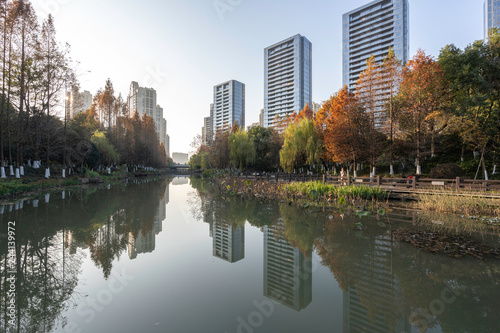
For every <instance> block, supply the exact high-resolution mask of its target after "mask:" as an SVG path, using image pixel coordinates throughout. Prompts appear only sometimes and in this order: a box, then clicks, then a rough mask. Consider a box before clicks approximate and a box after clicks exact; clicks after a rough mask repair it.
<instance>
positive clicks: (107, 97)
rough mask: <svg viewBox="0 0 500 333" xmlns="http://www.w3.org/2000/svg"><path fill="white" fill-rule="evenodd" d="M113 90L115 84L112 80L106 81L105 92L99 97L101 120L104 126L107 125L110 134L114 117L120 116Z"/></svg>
mask: <svg viewBox="0 0 500 333" xmlns="http://www.w3.org/2000/svg"><path fill="white" fill-rule="evenodd" d="M114 94H115V91H114V89H113V83H111V80H110V79H107V80H106V85H105V87H104V91H103V92H102V94H100V96H99V104H98V105H99V110H100V119H101V121H102V123H103V124H107V125H108V126H107V127H108V132H111V126H112V125H113V124H114V121H113V119H114V116H116V114H118V110H119V107H118V109H117V108H116V107H115V102H116V97H115V95H114Z"/></svg>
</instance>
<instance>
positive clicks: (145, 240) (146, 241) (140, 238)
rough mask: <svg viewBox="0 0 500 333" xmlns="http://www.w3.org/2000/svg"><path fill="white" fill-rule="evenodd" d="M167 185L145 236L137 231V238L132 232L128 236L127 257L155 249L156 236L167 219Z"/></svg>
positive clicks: (133, 257) (131, 257)
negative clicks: (151, 225)
mask: <svg viewBox="0 0 500 333" xmlns="http://www.w3.org/2000/svg"><path fill="white" fill-rule="evenodd" d="M169 195H170V193H169V184H167V185H166V188H165V192H164V194H163V196H162V197H161V198H160V203H159V205H158V211H157V212H156V214H155V217H154V222H153V228H152V229H151V231H150V232H148V233H147V234H144V233H143V232H142V231H139V233H138V235H137V237H134V234H133V233H132V232H129V235H128V257H129V258H130V259H135V258H137V255H138V254H142V253H151V252H153V251H154V250H155V247H156V236H157V235H158V234H159V233H160V232H162V230H163V221H165V219H166V218H167V204H168V202H169V199H170V197H169Z"/></svg>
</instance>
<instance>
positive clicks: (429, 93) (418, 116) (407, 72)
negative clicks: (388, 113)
mask: <svg viewBox="0 0 500 333" xmlns="http://www.w3.org/2000/svg"><path fill="white" fill-rule="evenodd" d="M445 87H446V82H445V78H444V75H443V71H442V70H441V65H440V64H439V63H438V62H436V61H434V59H433V58H432V57H431V56H428V55H426V54H425V52H424V51H422V50H418V51H417V54H416V55H415V56H414V57H413V59H411V60H410V61H409V62H408V63H407V65H406V66H405V67H404V68H403V80H402V83H401V86H400V90H399V94H398V97H399V98H400V101H401V103H402V107H403V109H402V115H401V122H400V123H401V126H402V127H403V128H404V129H406V130H408V131H409V132H411V133H412V134H413V136H414V138H413V140H414V142H415V153H416V159H417V160H416V162H417V163H416V164H417V174H418V175H420V174H421V173H422V170H421V157H422V148H423V147H422V144H423V141H424V136H425V135H426V134H427V133H430V134H431V135H432V141H434V135H433V134H434V131H435V118H436V114H437V113H438V112H439V110H440V106H441V104H442V101H443V97H444V95H445V89H446V88H445ZM432 145H434V143H433V142H432Z"/></svg>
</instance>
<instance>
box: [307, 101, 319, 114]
mask: <svg viewBox="0 0 500 333" xmlns="http://www.w3.org/2000/svg"><path fill="white" fill-rule="evenodd" d="M310 108H311V111H312V112H313V113H314V114H316V113H317V112H318V111H319V109H321V104H319V103H315V102H312V104H311V105H310Z"/></svg>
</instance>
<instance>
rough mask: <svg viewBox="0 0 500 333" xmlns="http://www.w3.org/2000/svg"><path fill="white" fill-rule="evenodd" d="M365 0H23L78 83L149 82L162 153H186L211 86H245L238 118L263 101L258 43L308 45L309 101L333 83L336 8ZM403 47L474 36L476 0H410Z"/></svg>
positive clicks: (93, 86)
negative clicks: (162, 128)
mask: <svg viewBox="0 0 500 333" xmlns="http://www.w3.org/2000/svg"><path fill="white" fill-rule="evenodd" d="M368 2H369V1H366V0H349V1H345V0H141V1H137V0H32V3H33V6H34V7H35V10H36V12H37V14H38V16H39V20H43V19H45V18H46V17H47V15H48V14H49V13H51V14H52V15H53V16H54V19H55V26H56V30H57V39H58V40H59V41H60V42H62V43H69V44H70V45H71V58H72V59H73V61H74V63H73V64H74V67H75V68H76V72H77V74H78V77H79V80H80V85H81V88H82V90H88V91H90V92H91V93H92V94H94V93H95V92H96V91H97V90H98V89H99V88H103V87H104V85H105V82H106V79H108V78H110V79H111V81H112V82H113V86H114V89H115V92H116V93H117V94H118V93H121V94H122V95H123V97H124V98H126V96H127V95H128V91H129V87H130V83H131V82H132V81H137V82H139V84H140V85H141V86H146V87H151V88H154V89H155V90H156V92H157V102H158V104H159V105H160V106H161V107H162V108H163V110H164V117H165V119H166V120H167V132H168V134H169V136H170V152H171V153H173V152H183V153H189V152H191V151H192V150H193V149H192V148H191V142H192V141H193V138H194V137H195V136H196V135H197V134H201V128H202V126H203V118H204V117H207V116H209V115H210V103H212V101H213V86H214V85H217V84H219V83H222V82H225V81H228V80H232V79H234V80H238V81H241V82H243V83H244V84H245V89H246V125H247V126H248V125H250V124H252V123H255V122H258V121H259V112H260V110H261V109H263V107H264V105H263V104H264V48H266V47H268V46H270V45H272V44H274V43H276V42H279V41H281V40H283V39H286V38H288V37H291V36H293V35H295V34H297V33H299V34H301V35H302V36H305V37H306V38H307V39H309V41H311V43H312V54H313V56H312V57H313V58H312V67H313V72H312V86H313V101H314V102H317V103H321V102H323V101H325V100H327V99H328V98H329V97H330V96H331V95H333V94H334V93H335V92H337V91H338V90H339V89H340V88H341V87H342V14H344V13H346V12H349V11H351V10H353V9H356V8H358V7H360V6H362V5H364V4H366V3H368ZM409 3H410V11H409V13H410V15H409V16H410V55H411V56H413V55H414V54H415V53H416V51H417V50H418V49H419V48H420V49H423V50H424V51H425V52H426V53H427V54H430V55H432V56H434V57H437V56H438V55H439V51H440V49H441V48H442V47H444V46H445V45H447V44H455V45H456V46H458V47H460V48H464V47H466V46H467V45H468V44H470V43H472V42H474V41H475V40H478V39H482V38H483V24H484V23H483V4H484V1H483V0H410V1H409Z"/></svg>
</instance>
